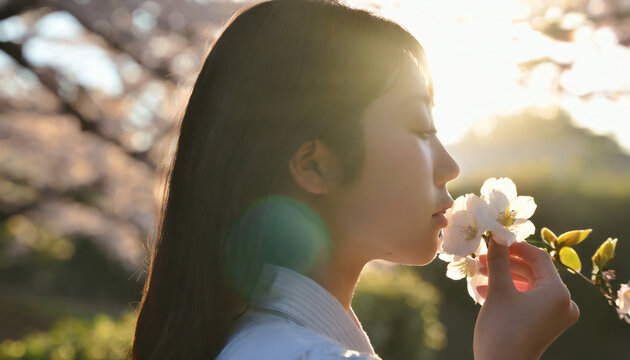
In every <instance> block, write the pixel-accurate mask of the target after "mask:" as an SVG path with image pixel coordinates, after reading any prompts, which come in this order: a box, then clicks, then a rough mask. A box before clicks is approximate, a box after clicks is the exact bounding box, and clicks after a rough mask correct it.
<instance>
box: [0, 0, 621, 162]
mask: <svg viewBox="0 0 630 360" xmlns="http://www.w3.org/2000/svg"><path fill="white" fill-rule="evenodd" d="M344 2H345V3H346V4H348V5H350V6H353V7H362V8H368V9H370V10H371V11H375V12H377V13H379V14H380V15H383V16H385V17H388V18H390V19H392V20H395V21H397V22H399V23H400V24H401V25H402V26H404V27H405V28H407V29H408V30H409V31H410V32H411V33H412V34H413V35H414V36H416V38H417V39H418V40H419V41H420V43H421V44H422V45H423V47H424V48H425V50H426V52H427V57H428V60H429V66H430V71H431V73H432V75H433V78H434V83H435V109H434V117H435V119H436V125H437V128H438V137H439V138H440V139H441V140H442V141H443V142H444V143H445V144H447V145H448V144H452V143H455V142H457V141H458V140H459V139H460V138H461V137H462V135H463V134H464V133H465V132H466V131H468V130H469V129H472V130H473V131H475V132H477V133H479V134H482V135H483V134H485V133H488V132H489V131H490V130H491V128H492V124H493V121H492V116H493V115H496V114H507V113H511V112H519V111H520V110H522V109H525V108H532V107H534V108H535V109H538V111H539V113H540V114H541V115H542V116H546V117H553V115H554V114H555V113H556V111H557V110H558V109H559V108H562V109H565V110H567V111H568V112H569V113H570V114H571V115H572V116H573V118H574V120H575V123H576V125H578V126H580V127H586V128H588V129H590V130H592V131H593V132H594V133H597V134H607V135H610V136H612V137H613V138H615V139H616V140H617V141H618V142H619V143H620V145H621V146H622V147H623V148H624V150H626V151H627V152H628V153H630V70H628V66H627V64H630V50H629V49H628V48H626V47H623V46H619V45H618V41H617V38H616V36H615V33H614V32H613V30H612V29H610V28H607V27H601V28H598V29H595V28H594V27H593V26H592V25H590V24H589V23H588V22H587V21H585V19H584V17H583V16H581V15H580V14H575V13H574V14H562V11H560V10H559V9H553V8H552V9H550V10H548V11H547V13H546V15H545V17H546V18H547V19H550V20H553V19H559V20H561V23H562V25H563V26H565V27H566V28H568V29H577V30H576V31H575V36H574V39H573V41H572V42H561V41H555V40H552V39H550V38H548V37H545V36H543V35H542V34H541V33H539V32H537V31H535V30H533V29H532V28H531V26H530V25H528V24H527V23H525V22H523V21H520V19H523V18H525V17H526V16H527V15H528V11H529V9H528V8H527V6H525V5H523V2H521V1H520V0H503V1H497V0H475V1H470V0H440V1H418V0H399V1H395V0H346V1H344ZM371 4H377V5H378V7H379V9H375V8H374V7H373V6H372V5H371ZM153 6H155V3H153ZM134 14H135V15H134V16H135V17H134V26H138V27H145V28H146V27H147V26H150V25H151V19H150V18H148V17H147V14H146V12H144V13H143V12H134ZM34 30H35V32H36V34H37V36H36V37H34V38H31V39H30V40H28V41H27V42H26V43H25V44H24V51H25V54H26V56H27V58H28V59H29V60H30V61H31V62H33V63H34V64H35V65H40V66H54V67H56V68H60V69H63V71H64V72H65V73H67V74H70V76H72V77H73V78H74V79H76V81H78V82H80V83H81V84H82V85H84V86H86V87H89V88H95V87H96V88H100V89H102V90H103V91H104V92H105V93H107V94H109V95H119V94H121V92H123V91H124V88H123V82H122V80H121V78H120V73H119V72H118V70H117V68H116V65H115V64H114V62H113V61H112V59H110V58H109V55H108V54H107V53H105V52H104V51H103V50H101V49H100V48H98V47H97V46H95V45H91V46H90V45H86V44H85V43H82V44H75V45H73V44H72V43H71V42H70V44H68V42H64V41H60V40H63V39H72V38H73V37H76V36H77V35H78V34H80V33H81V31H82V28H81V25H80V24H79V23H78V22H77V21H76V20H75V19H74V18H73V17H72V16H70V15H69V14H67V13H65V12H54V13H51V14H49V15H46V16H44V17H43V18H42V19H40V20H39V21H38V23H37V24H36V25H35V28H34ZM26 32H27V29H26V27H25V26H24V24H22V23H21V22H20V21H19V20H18V19H17V18H10V19H8V20H5V21H3V22H1V23H0V40H14V39H17V38H19V37H21V36H24V35H25V34H26ZM545 56H547V57H549V58H552V59H554V60H556V61H559V62H562V63H568V62H573V67H572V68H571V70H568V71H564V72H560V71H559V68H558V67H557V65H554V64H551V63H548V64H543V65H540V66H538V67H536V68H535V69H534V70H533V71H532V73H531V76H530V77H529V78H527V79H525V80H524V81H523V79H522V73H521V72H520V71H519V67H518V64H519V63H521V62H524V61H528V60H535V59H538V58H542V57H545ZM3 63H6V59H4V60H3V58H2V57H0V66H2V64H3ZM558 83H560V84H562V86H563V87H564V88H565V89H566V91H565V92H563V93H559V92H558V91H557V90H556V89H557V84H558ZM602 90H614V91H617V90H618V91H622V92H624V91H625V93H626V94H625V95H622V96H620V97H618V98H617V99H615V100H611V99H609V98H607V97H605V96H603V95H594V96H592V97H590V98H588V99H586V100H585V99H583V98H581V97H580V96H581V95H584V94H587V93H590V92H593V91H595V92H597V91H602Z"/></svg>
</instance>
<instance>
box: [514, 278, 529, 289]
mask: <svg viewBox="0 0 630 360" xmlns="http://www.w3.org/2000/svg"><path fill="white" fill-rule="evenodd" d="M514 287H515V288H516V290H518V291H527V290H529V289H531V288H532V285H531V284H530V283H529V282H526V281H517V280H514Z"/></svg>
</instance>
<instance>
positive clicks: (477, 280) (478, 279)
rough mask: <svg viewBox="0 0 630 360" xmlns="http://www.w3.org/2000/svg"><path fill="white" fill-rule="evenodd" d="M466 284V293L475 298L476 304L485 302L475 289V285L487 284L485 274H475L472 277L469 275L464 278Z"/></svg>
mask: <svg viewBox="0 0 630 360" xmlns="http://www.w3.org/2000/svg"><path fill="white" fill-rule="evenodd" d="M466 281H467V283H468V285H467V288H468V295H470V297H471V298H473V300H475V303H476V304H480V305H483V303H484V302H485V299H484V298H483V297H482V296H481V294H479V291H477V286H482V285H486V286H487V285H488V277H487V276H483V275H481V274H479V273H478V274H475V275H474V276H472V277H469V278H467V279H466Z"/></svg>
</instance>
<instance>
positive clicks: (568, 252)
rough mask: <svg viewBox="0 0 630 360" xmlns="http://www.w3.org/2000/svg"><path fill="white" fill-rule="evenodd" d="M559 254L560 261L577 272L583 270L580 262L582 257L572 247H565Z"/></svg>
mask: <svg viewBox="0 0 630 360" xmlns="http://www.w3.org/2000/svg"><path fill="white" fill-rule="evenodd" d="M558 256H560V262H561V263H563V264H564V265H566V266H568V267H569V268H571V269H573V270H575V271H576V272H580V270H582V263H581V262H580V257H579V256H578V254H577V252H575V250H573V248H570V247H567V246H565V247H563V248H562V249H560V252H558Z"/></svg>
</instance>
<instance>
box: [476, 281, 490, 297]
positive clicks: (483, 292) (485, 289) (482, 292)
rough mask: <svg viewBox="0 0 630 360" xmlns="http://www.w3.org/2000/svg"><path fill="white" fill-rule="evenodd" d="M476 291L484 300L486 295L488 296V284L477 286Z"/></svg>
mask: <svg viewBox="0 0 630 360" xmlns="http://www.w3.org/2000/svg"><path fill="white" fill-rule="evenodd" d="M477 292H478V293H479V296H481V297H482V298H483V299H484V300H485V299H486V296H488V285H479V286H477Z"/></svg>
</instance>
